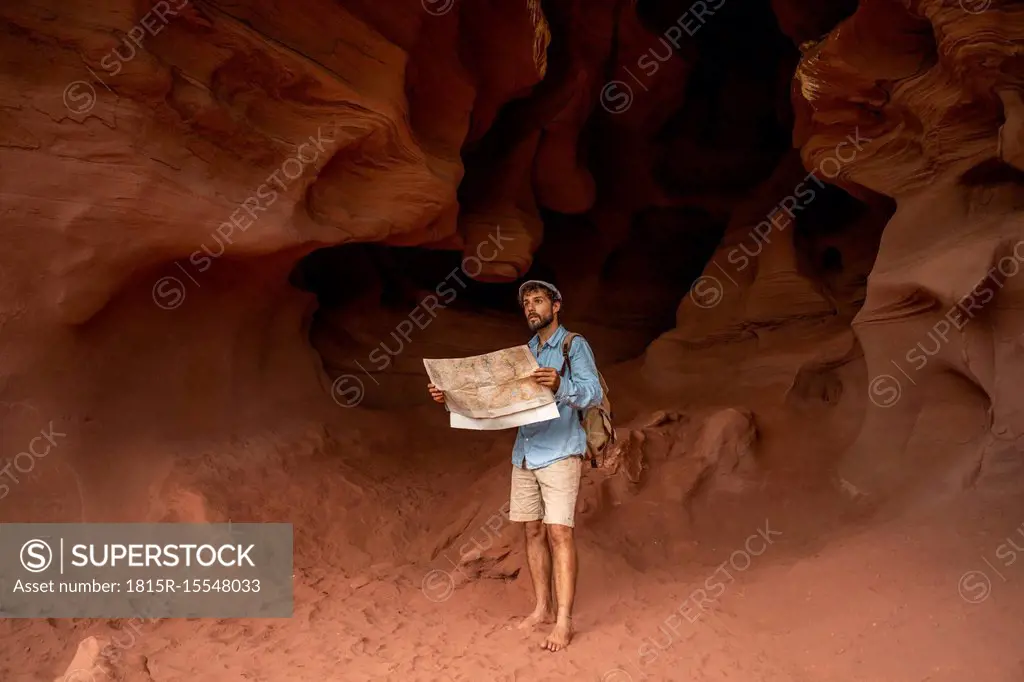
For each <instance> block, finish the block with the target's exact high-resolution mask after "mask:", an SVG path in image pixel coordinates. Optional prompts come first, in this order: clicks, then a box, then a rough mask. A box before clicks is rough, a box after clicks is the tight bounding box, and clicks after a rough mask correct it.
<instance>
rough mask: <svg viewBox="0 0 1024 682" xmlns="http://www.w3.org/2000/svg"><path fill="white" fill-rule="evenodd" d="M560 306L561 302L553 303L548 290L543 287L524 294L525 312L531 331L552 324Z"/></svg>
mask: <svg viewBox="0 0 1024 682" xmlns="http://www.w3.org/2000/svg"><path fill="white" fill-rule="evenodd" d="M560 306H561V304H560V303H552V302H551V299H550V298H549V297H548V294H547V292H545V291H543V290H541V289H535V290H534V291H527V292H526V293H525V294H523V314H524V315H526V324H527V325H529V327H530V331H534V332H535V331H537V330H538V329H543V328H544V327H546V326H548V325H549V324H551V323H552V322H553V321H554V319H555V313H557V312H558V308H559V307H560Z"/></svg>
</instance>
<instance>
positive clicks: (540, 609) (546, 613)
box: [508, 465, 551, 629]
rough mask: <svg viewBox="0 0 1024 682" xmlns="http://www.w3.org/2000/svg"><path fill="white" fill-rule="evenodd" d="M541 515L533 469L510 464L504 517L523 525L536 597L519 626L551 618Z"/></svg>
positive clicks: (547, 554) (548, 566) (548, 563)
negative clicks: (509, 488)
mask: <svg viewBox="0 0 1024 682" xmlns="http://www.w3.org/2000/svg"><path fill="white" fill-rule="evenodd" d="M543 515H544V508H543V502H542V500H541V495H540V484H539V483H538V482H537V476H536V475H535V473H534V472H533V471H530V470H528V469H520V468H519V467H517V466H515V465H513V466H512V492H511V498H510V500H509V510H508V520H509V521H512V522H514V523H522V524H523V536H524V539H525V541H526V560H527V563H529V565H530V578H531V579H532V580H533V590H534V594H536V596H537V605H536V607H535V608H534V610H533V613H531V614H530V615H529V616H527V617H526V618H525V619H524V620H523V622H522V623H520V624H519V627H520V628H523V629H526V628H531V627H533V626H534V625H537V624H538V623H542V622H549V621H550V620H551V554H550V552H549V551H548V541H547V533H546V531H545V528H544V524H543V523H542V522H541V518H542V517H543Z"/></svg>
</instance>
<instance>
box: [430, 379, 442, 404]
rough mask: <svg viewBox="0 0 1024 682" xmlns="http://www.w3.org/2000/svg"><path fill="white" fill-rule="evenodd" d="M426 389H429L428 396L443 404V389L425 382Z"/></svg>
mask: <svg viewBox="0 0 1024 682" xmlns="http://www.w3.org/2000/svg"><path fill="white" fill-rule="evenodd" d="M427 390H428V391H430V397H431V398H433V399H434V402H435V403H441V404H442V405H444V391H442V390H441V389H439V388H438V387H437V386H435V385H434V384H427Z"/></svg>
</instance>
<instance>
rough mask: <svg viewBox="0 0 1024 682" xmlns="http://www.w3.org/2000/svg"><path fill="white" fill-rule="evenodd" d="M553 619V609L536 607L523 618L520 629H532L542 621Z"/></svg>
mask: <svg viewBox="0 0 1024 682" xmlns="http://www.w3.org/2000/svg"><path fill="white" fill-rule="evenodd" d="M551 621H552V617H551V611H548V610H546V609H534V611H533V613H531V614H530V615H529V616H527V617H526V618H524V619H523V622H522V623H520V624H519V625H518V626H516V627H518V628H519V629H520V630H530V629H532V628H534V627H535V626H537V625H539V624H540V623H550V622H551Z"/></svg>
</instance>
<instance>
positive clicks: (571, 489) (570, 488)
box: [508, 456, 583, 528]
mask: <svg viewBox="0 0 1024 682" xmlns="http://www.w3.org/2000/svg"><path fill="white" fill-rule="evenodd" d="M582 475H583V458H582V457H579V456H575V457H566V458H564V459H560V460H558V461H557V462H554V463H552V464H549V465H548V466H546V467H543V468H540V469H520V468H519V467H517V466H516V465H515V464H513V465H512V496H511V499H510V500H509V513H508V520H509V521H513V522H520V523H521V522H524V521H539V520H540V519H544V523H547V524H552V523H557V524H560V525H563V526H569V527H570V528H572V527H573V525H574V523H573V519H574V518H575V516H576V496H577V495H578V494H579V491H580V477H581V476H582Z"/></svg>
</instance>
